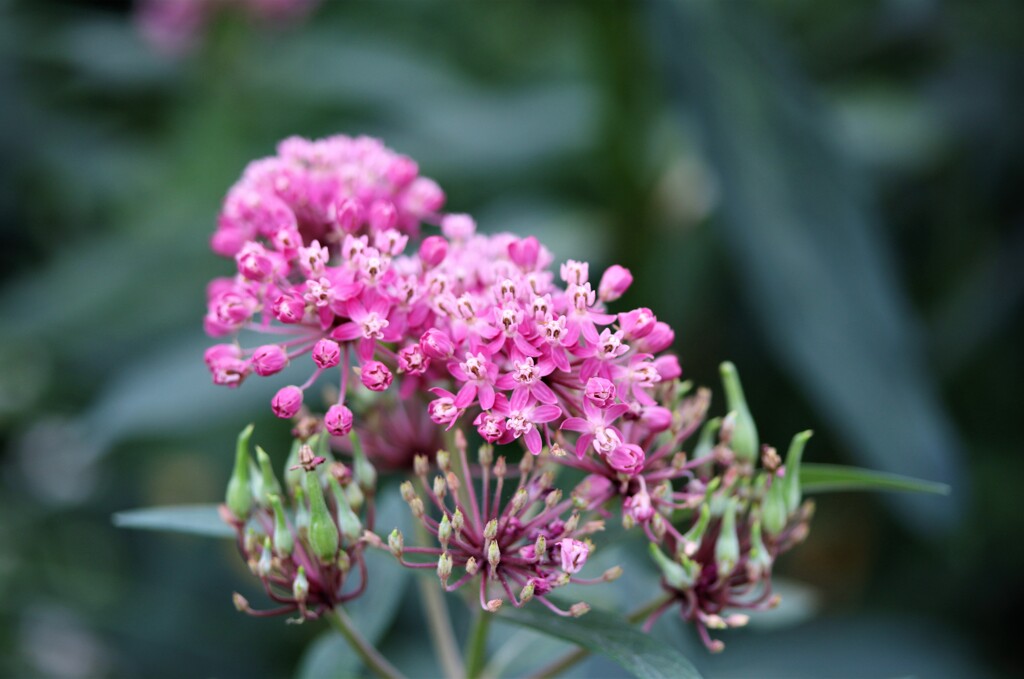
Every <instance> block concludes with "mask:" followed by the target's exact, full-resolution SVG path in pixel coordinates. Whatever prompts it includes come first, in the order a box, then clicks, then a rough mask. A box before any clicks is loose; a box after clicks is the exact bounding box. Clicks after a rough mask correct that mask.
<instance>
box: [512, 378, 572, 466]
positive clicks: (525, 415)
mask: <svg viewBox="0 0 1024 679" xmlns="http://www.w3.org/2000/svg"><path fill="white" fill-rule="evenodd" d="M561 415H562V409H561V408H559V407H558V406H553V405H540V406H539V405H535V404H531V403H530V402H529V397H528V396H527V394H526V392H525V391H516V392H513V394H512V399H511V401H510V402H509V410H508V413H506V419H505V428H506V429H507V430H508V432H509V433H510V434H512V438H513V439H518V438H520V437H522V439H523V441H524V442H525V443H526V449H527V450H529V451H530V452H531V453H533V454H534V455H539V454H540V451H541V448H542V447H543V442H542V440H541V436H540V432H539V431H538V430H537V425H541V424H545V423H547V422H551V421H552V420H557V419H558V418H559V417H561Z"/></svg>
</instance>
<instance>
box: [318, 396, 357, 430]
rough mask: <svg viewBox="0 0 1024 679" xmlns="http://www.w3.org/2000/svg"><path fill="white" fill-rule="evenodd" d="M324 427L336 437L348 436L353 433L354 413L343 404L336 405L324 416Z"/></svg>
mask: <svg viewBox="0 0 1024 679" xmlns="http://www.w3.org/2000/svg"><path fill="white" fill-rule="evenodd" d="M324 426H325V427H326V428H327V431H329V432H330V433H331V434H333V435H334V436H346V435H347V434H348V433H349V432H350V431H352V411H351V410H349V409H348V406H345V405H343V404H341V403H335V404H334V405H332V406H331V407H330V408H328V409H327V414H326V415H324Z"/></svg>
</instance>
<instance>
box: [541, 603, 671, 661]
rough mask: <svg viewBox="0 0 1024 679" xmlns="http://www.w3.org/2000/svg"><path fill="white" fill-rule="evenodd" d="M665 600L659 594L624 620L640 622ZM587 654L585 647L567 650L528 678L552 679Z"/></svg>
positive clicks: (588, 652)
mask: <svg viewBox="0 0 1024 679" xmlns="http://www.w3.org/2000/svg"><path fill="white" fill-rule="evenodd" d="M666 600H667V597H665V596H660V597H658V598H657V599H655V600H653V601H650V602H648V603H646V604H644V605H643V606H641V607H640V608H638V609H636V610H635V611H633V612H632V613H630V614H629V615H627V616H626V620H628V621H629V622H640V621H641V620H643V619H644V618H646V617H647V616H648V615H650V614H651V613H653V612H654V611H655V609H657V608H658V606H661V605H662V604H663V603H665V601H666ZM588 655H590V651H588V650H587V649H585V648H577V649H576V650H573V651H569V652H568V653H566V654H565V655H563V656H562V657H561V658H558V659H556V660H553V661H552V662H551V663H549V664H547V665H545V666H544V667H542V668H540V669H539V670H537V671H536V672H534V673H533V674H531V675H530V677H529V679H552V677H557V676H558V675H559V674H561V673H562V672H564V671H565V670H567V669H569V668H570V667H572V666H573V665H575V664H576V663H578V662H579V661H581V660H583V659H584V658H586V657H587V656H588Z"/></svg>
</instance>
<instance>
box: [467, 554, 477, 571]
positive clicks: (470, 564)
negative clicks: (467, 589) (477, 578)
mask: <svg viewBox="0 0 1024 679" xmlns="http://www.w3.org/2000/svg"><path fill="white" fill-rule="evenodd" d="M466 572H467V573H469V574H470V575H476V574H477V573H479V572H480V564H479V562H477V560H476V557H475V556H471V557H469V558H468V559H466Z"/></svg>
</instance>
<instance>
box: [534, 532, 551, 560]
mask: <svg viewBox="0 0 1024 679" xmlns="http://www.w3.org/2000/svg"><path fill="white" fill-rule="evenodd" d="M533 553H534V555H535V557H536V559H537V561H543V560H544V556H545V555H546V554H547V553H548V540H547V538H546V537H544V536H543V535H538V536H537V541H536V542H534V543H533Z"/></svg>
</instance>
